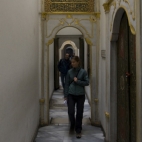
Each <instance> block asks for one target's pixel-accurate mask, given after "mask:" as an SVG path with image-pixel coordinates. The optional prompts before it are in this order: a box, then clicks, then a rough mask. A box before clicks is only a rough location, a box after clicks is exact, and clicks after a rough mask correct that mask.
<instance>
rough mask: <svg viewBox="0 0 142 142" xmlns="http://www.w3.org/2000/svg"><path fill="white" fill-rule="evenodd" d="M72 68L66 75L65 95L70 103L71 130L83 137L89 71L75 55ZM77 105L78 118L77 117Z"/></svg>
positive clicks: (77, 135)
mask: <svg viewBox="0 0 142 142" xmlns="http://www.w3.org/2000/svg"><path fill="white" fill-rule="evenodd" d="M71 64H72V67H73V68H72V69H70V70H69V71H68V73H67V76H66V82H65V96H64V99H65V100H67V103H68V115H69V119H70V131H74V129H75V131H76V137H77V138H81V130H82V119H83V110H84V102H85V86H87V85H89V79H88V75H87V72H86V71H85V70H84V69H82V68H81V67H80V59H79V57H78V56H74V57H73V58H72V60H71ZM75 105H76V110H77V112H76V118H75Z"/></svg>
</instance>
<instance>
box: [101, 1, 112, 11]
mask: <svg viewBox="0 0 142 142" xmlns="http://www.w3.org/2000/svg"><path fill="white" fill-rule="evenodd" d="M112 2H113V0H108V2H106V3H104V4H103V6H104V10H105V12H106V13H107V12H109V10H110V6H111V3H112Z"/></svg>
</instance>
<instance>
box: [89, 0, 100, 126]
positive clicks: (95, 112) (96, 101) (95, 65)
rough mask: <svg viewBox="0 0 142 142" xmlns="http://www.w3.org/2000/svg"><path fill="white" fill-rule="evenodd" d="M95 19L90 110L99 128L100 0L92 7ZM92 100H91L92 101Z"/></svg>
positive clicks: (93, 120)
mask: <svg viewBox="0 0 142 142" xmlns="http://www.w3.org/2000/svg"><path fill="white" fill-rule="evenodd" d="M94 10H95V17H96V19H97V20H96V44H95V46H93V47H92V50H93V51H92V53H93V56H92V61H94V62H93V64H92V70H93V72H94V73H93V75H92V93H93V94H92V98H91V104H92V106H91V109H92V116H91V119H92V125H96V126H100V125H101V124H100V118H99V99H98V98H99V97H98V87H99V55H100V54H99V50H100V0H95V5H94ZM92 99H93V100H92Z"/></svg>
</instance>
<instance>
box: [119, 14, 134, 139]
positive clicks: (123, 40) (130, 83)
mask: <svg viewBox="0 0 142 142" xmlns="http://www.w3.org/2000/svg"><path fill="white" fill-rule="evenodd" d="M135 57H136V56H135V36H134V35H132V33H131V31H130V29H129V26H128V19H127V15H126V13H124V15H123V17H122V20H121V24H120V31H119V39H118V50H117V72H118V73H117V84H118V85H117V141H118V142H135V141H136V58H135Z"/></svg>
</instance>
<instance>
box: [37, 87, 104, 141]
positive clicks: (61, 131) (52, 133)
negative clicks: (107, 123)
mask: <svg viewBox="0 0 142 142" xmlns="http://www.w3.org/2000/svg"><path fill="white" fill-rule="evenodd" d="M63 101H64V99H63V90H62V89H59V90H57V91H55V92H54V93H53V96H52V100H51V103H50V120H51V121H50V126H46V127H42V128H40V129H39V130H38V134H37V137H36V139H35V142H87V141H89V142H104V136H103V132H102V131H101V128H99V127H94V126H91V124H90V106H89V104H88V101H87V99H86V101H85V105H84V115H83V130H82V137H81V139H77V138H76V136H75V133H74V134H70V133H69V121H68V114H67V106H65V105H64V104H63Z"/></svg>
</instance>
